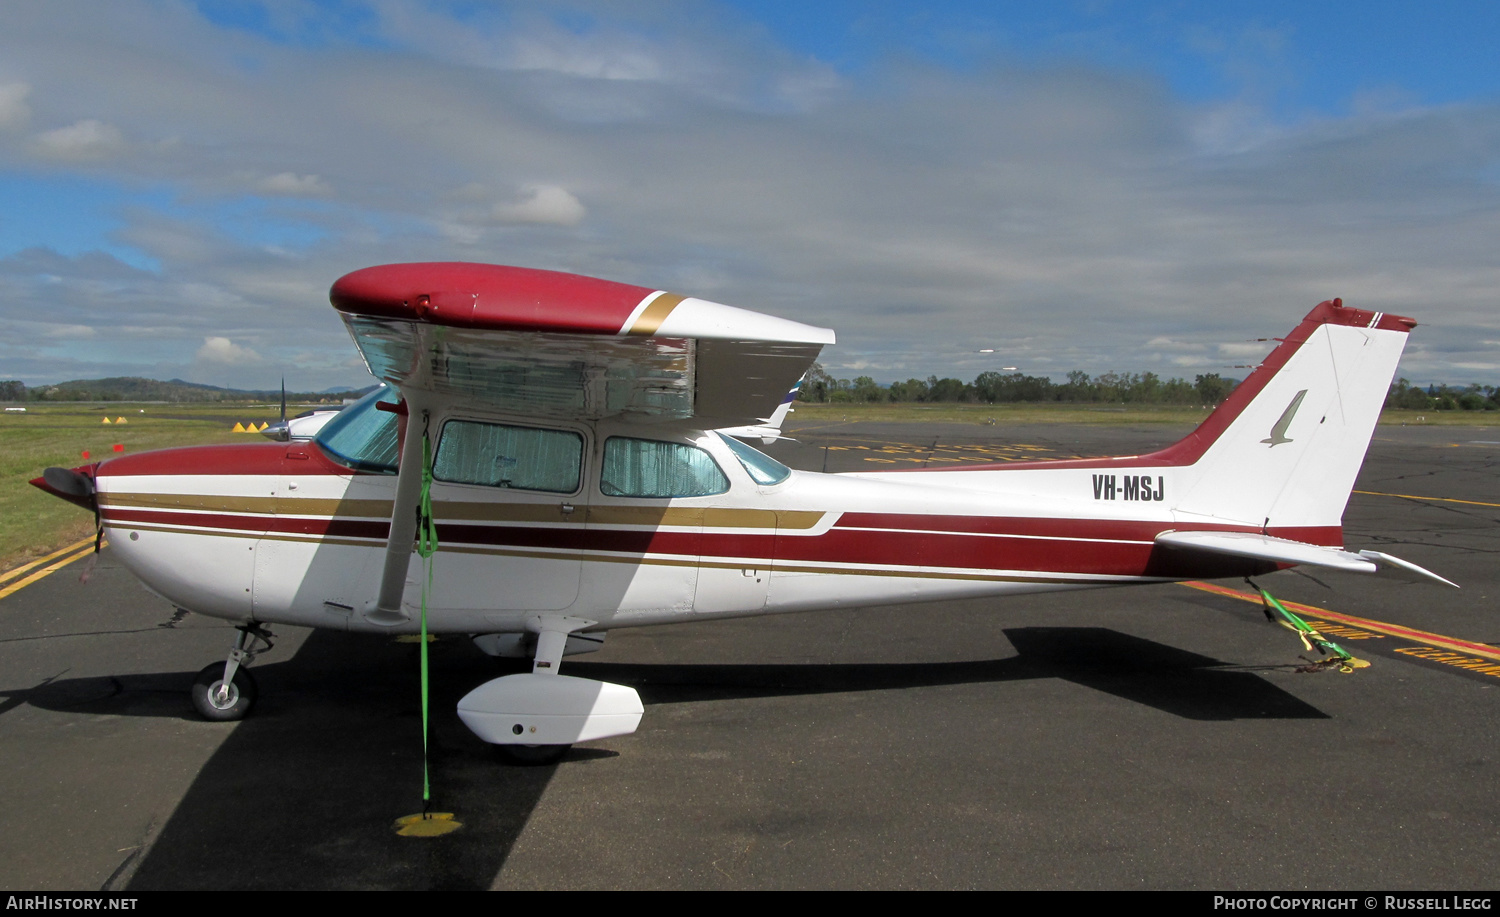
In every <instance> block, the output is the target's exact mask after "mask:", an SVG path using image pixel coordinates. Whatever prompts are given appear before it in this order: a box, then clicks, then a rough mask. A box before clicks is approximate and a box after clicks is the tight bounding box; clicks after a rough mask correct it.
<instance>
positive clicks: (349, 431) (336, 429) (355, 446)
mask: <svg viewBox="0 0 1500 917" xmlns="http://www.w3.org/2000/svg"><path fill="white" fill-rule="evenodd" d="M400 400H401V393H400V392H398V391H396V390H395V389H394V388H391V387H390V386H389V385H381V386H380V387H379V388H377V389H375V390H374V391H373V392H370V393H369V394H368V395H366V396H364V397H363V398H361V399H359V400H358V401H356V402H355V403H353V404H351V405H349V406H348V407H347V408H345V409H344V410H342V411H340V412H339V414H338V416H336V417H334V418H333V419H332V420H330V421H329V422H328V424H327V425H326V426H324V427H323V429H321V430H319V431H318V435H317V436H315V437H314V438H313V442H315V443H317V444H318V445H319V446H321V447H322V448H323V451H324V452H326V453H328V455H329V457H330V458H332V459H333V460H334V461H336V462H338V463H339V464H341V465H347V466H349V467H350V468H354V469H357V470H359V471H373V472H376V473H379V474H395V473H396V457H397V456H396V449H397V443H396V440H397V428H396V415H395V414H392V413H391V412H389V411H382V410H379V409H377V408H376V407H375V404H376V402H381V401H383V402H385V403H386V404H395V403H397V402H398V401H400Z"/></svg>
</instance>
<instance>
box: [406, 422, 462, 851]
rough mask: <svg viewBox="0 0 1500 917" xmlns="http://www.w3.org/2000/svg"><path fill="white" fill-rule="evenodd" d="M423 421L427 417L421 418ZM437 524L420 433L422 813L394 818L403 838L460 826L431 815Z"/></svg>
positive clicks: (428, 449)
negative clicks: (430, 607)
mask: <svg viewBox="0 0 1500 917" xmlns="http://www.w3.org/2000/svg"><path fill="white" fill-rule="evenodd" d="M423 420H424V422H425V420H426V415H425V414H424V415H423ZM437 549H438V540H437V522H435V521H434V520H433V518H432V441H431V440H430V439H429V438H428V436H427V431H426V429H423V431H422V498H421V500H420V502H419V503H418V506H417V554H419V555H420V556H421V558H422V567H423V569H424V571H425V573H426V576H424V577H423V580H422V635H421V641H422V649H421V659H422V812H421V814H418V815H406V816H403V817H401V818H398V819H396V823H395V825H393V826H392V827H394V828H395V829H396V833H397V834H399V835H402V836H403V837H442V836H443V835H445V834H448V833H450V832H453V831H457V830H458V829H459V828H461V827H463V825H462V824H461V823H460V822H459V821H458V819H456V818H454V817H453V813H452V812H433V811H431V809H432V782H431V780H430V778H429V774H428V767H427V731H428V729H427V722H428V720H427V701H428V693H429V692H428V689H427V593H428V592H429V591H430V590H431V589H432V555H434V554H436V553H437Z"/></svg>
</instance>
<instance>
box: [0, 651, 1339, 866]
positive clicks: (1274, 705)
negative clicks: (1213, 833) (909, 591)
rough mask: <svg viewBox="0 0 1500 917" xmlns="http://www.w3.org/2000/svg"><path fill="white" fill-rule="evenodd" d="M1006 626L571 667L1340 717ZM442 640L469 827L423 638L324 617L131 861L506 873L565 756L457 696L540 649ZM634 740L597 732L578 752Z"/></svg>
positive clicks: (44, 693) (704, 688) (591, 672)
mask: <svg viewBox="0 0 1500 917" xmlns="http://www.w3.org/2000/svg"><path fill="white" fill-rule="evenodd" d="M1005 634H1006V636H1007V637H1008V638H1009V640H1010V641H1011V643H1012V645H1013V646H1014V647H1015V648H1016V650H1017V655H1015V656H1013V657H1009V658H1005V659H996V660H986V661H980V662H953V663H907V664H901V663H896V664H890V663H885V664H847V665H845V664H835V665H814V664H809V665H753V664H749V665H691V664H688V665H639V664H627V663H589V662H575V661H569V662H568V664H567V666H568V672H569V674H573V675H577V676H580V677H586V678H597V679H602V680H606V681H615V682H619V683H622V684H627V685H631V686H633V687H635V688H636V689H637V690H638V691H639V692H640V694H641V697H642V700H643V701H644V702H645V703H646V704H647V705H648V706H650V705H653V704H675V703H687V702H694V701H699V702H701V701H714V700H723V699H735V698H752V697H776V696H794V695H810V694H821V693H833V692H858V691H874V690H892V689H909V688H923V687H933V686H942V685H956V684H969V683H983V682H1005V681H1018V680H1027V679H1038V678H1062V679H1066V680H1069V681H1072V682H1075V683H1077V684H1080V685H1084V686H1087V687H1090V688H1094V689H1096V690H1099V691H1104V692H1107V693H1109V694H1112V695H1115V696H1118V697H1121V698H1124V699H1127V700H1130V701H1133V702H1136V703H1140V704H1145V705H1147V706H1150V707H1153V708H1156V709H1159V710H1161V711H1164V712H1166V713H1169V714H1173V715H1176V716H1180V717H1184V718H1187V719H1191V720H1230V719H1317V718H1324V717H1325V714H1323V713H1322V712H1320V711H1319V710H1317V709H1316V708H1314V707H1311V706H1309V705H1308V704H1306V703H1304V702H1302V701H1300V700H1298V699H1297V698H1295V697H1293V696H1292V695H1290V694H1288V693H1286V692H1285V691H1282V690H1281V689H1280V688H1278V687H1276V686H1275V685H1273V684H1271V683H1270V682H1269V681H1266V680H1265V679H1264V678H1262V677H1260V676H1259V675H1257V674H1255V673H1253V672H1247V671H1232V670H1227V669H1226V668H1224V665H1223V663H1220V662H1219V661H1217V660H1214V659H1211V658H1209V657H1205V656H1200V655H1197V654H1194V653H1190V652H1186V651H1183V650H1180V649H1176V648H1173V647H1169V646H1165V645H1162V644H1159V643H1154V642H1152V641H1149V640H1143V639H1141V638H1138V637H1133V636H1129V635H1126V634H1121V633H1118V632H1116V631H1112V630H1109V629H1105V628H1094V627H1084V628H1077V627H1026V628H1014V629H1010V630H1006V631H1005ZM432 650H433V653H432V666H431V671H432V691H431V710H432V712H433V715H432V718H431V723H432V726H431V736H430V740H429V750H430V761H431V773H432V786H433V788H434V799H433V803H434V804H433V807H432V808H433V810H435V811H455V812H459V813H461V817H462V820H463V822H464V828H463V830H461V831H458V832H456V833H454V834H450V835H447V836H445V837H441V838H429V839H417V838H405V837H399V836H397V835H395V833H394V832H393V831H392V830H391V823H392V822H393V820H394V819H396V818H397V817H400V816H402V815H407V814H412V813H415V812H419V811H421V808H422V802H421V786H422V761H421V743H420V735H421V718H420V717H421V715H420V706H419V705H420V697H419V693H418V690H417V683H416V682H417V676H416V672H417V664H416V659H415V657H416V652H417V647H416V646H414V645H411V644H396V643H394V642H391V641H388V640H382V639H379V638H371V637H362V636H357V635H350V634H342V633H334V632H329V631H318V632H314V633H313V634H311V635H309V636H308V638H307V640H306V642H304V644H303V645H302V647H301V649H300V650H298V652H297V653H296V654H295V656H293V657H292V658H291V659H289V660H286V661H282V662H276V663H267V664H260V665H257V666H256V667H255V671H256V673H257V678H258V681H259V686H260V700H259V702H258V705H257V707H256V710H255V712H254V714H253V715H252V716H251V717H250V718H249V719H247V720H245V721H244V722H242V723H240V724H238V726H236V727H235V728H234V730H233V732H232V733H231V734H230V735H229V736H228V738H227V739H225V741H224V742H223V744H222V745H221V746H220V747H219V749H218V751H217V752H216V753H215V754H214V755H213V756H212V757H211V758H210V759H209V761H208V762H207V764H205V765H204V767H203V769H202V770H201V772H200V773H199V775H198V777H197V779H196V780H195V781H194V782H193V785H192V787H191V788H190V789H189V790H188V792H187V794H186V795H185V796H184V797H183V799H182V801H181V802H180V803H179V805H178V807H177V810H176V812H175V813H174V814H173V815H172V817H171V818H170V820H168V822H167V823H166V825H164V826H163V828H162V830H161V832H160V834H159V836H158V837H157V838H156V840H155V842H154V843H152V844H151V845H150V846H149V848H147V849H146V850H145V851H144V852H143V854H138V855H140V856H141V860H140V862H139V863H128V862H127V863H125V864H122V868H121V870H120V871H119V873H117V875H118V876H120V877H121V878H123V877H124V876H125V875H130V872H131V870H130V867H131V866H134V873H133V875H131V877H130V879H129V888H130V889H132V890H136V889H161V888H210V889H230V888H265V889H287V888H299V889H300V888H340V889H483V888H488V887H489V886H490V885H491V884H492V882H493V881H494V879H495V877H496V876H497V875H498V873H499V871H500V868H501V866H502V865H503V864H504V862H505V859H506V857H507V855H508V854H509V852H510V849H511V846H512V845H513V844H514V843H515V841H516V839H517V837H518V836H519V835H520V832H521V830H522V829H523V828H524V827H525V825H526V822H527V819H528V818H529V817H530V815H531V812H532V810H533V809H534V808H535V806H536V804H537V802H538V800H539V799H540V798H541V795H542V793H543V792H544V791H545V789H546V787H547V784H548V782H549V780H550V779H551V776H552V773H553V771H554V769H555V768H554V767H532V768H516V767H505V766H504V765H502V764H501V763H500V762H499V761H498V760H497V758H496V756H495V754H494V750H493V749H492V748H490V747H489V746H487V745H485V744H484V743H482V742H480V741H479V740H478V739H477V738H475V737H474V736H473V735H471V734H470V733H469V732H468V730H467V729H465V728H464V726H463V725H462V723H460V722H459V720H458V718H457V717H456V716H454V715H453V708H454V706H455V705H456V704H457V703H458V699H459V698H460V697H461V696H462V695H463V694H464V693H466V692H467V691H468V690H470V689H471V688H473V687H475V686H477V685H478V684H480V683H482V682H483V681H486V680H488V679H489V678H493V677H496V676H497V675H500V674H505V673H506V672H507V671H523V670H525V668H526V664H525V663H521V664H517V663H515V662H505V663H501V662H497V660H493V659H490V658H488V657H484V656H482V655H480V654H479V653H478V652H477V650H475V649H474V648H473V647H472V646H470V645H468V642H467V641H466V640H445V641H442V642H439V643H436V644H434V645H433V647H432ZM194 674H195V673H191V672H178V673H158V674H151V675H138V676H122V677H119V678H92V679H74V680H71V681H65V680H59V681H54V682H50V683H47V684H45V685H41V686H38V687H37V688H34V689H32V690H30V691H28V692H26V698H25V700H26V702H29V703H31V704H34V705H36V706H39V707H42V708H45V709H66V710H69V711H72V712H81V713H94V714H103V715H115V716H144V717H156V718H165V719H183V720H192V719H195V717H194V715H193V714H192V712H191V710H190V709H189V707H188V703H187V700H186V690H187V687H188V685H190V684H191V682H192V679H193V676H194ZM647 717H648V719H649V717H650V712H649V711H648V712H647ZM198 725H199V726H201V728H204V729H226V728H228V727H225V726H220V725H215V724H208V723H201V724H198ZM614 754H615V753H614V752H611V751H608V750H604V749H594V748H587V747H582V746H580V747H579V748H575V749H573V750H572V751H571V752H569V754H568V757H567V758H565V759H564V761H563V763H562V764H561V765H560V766H564V767H566V766H568V763H569V762H570V761H572V762H579V761H586V760H588V759H589V758H597V757H604V756H612V755H614Z"/></svg>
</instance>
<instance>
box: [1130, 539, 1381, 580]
mask: <svg viewBox="0 0 1500 917" xmlns="http://www.w3.org/2000/svg"><path fill="white" fill-rule="evenodd" d="M1156 543H1157V544H1165V545H1171V546H1172V547H1174V548H1190V549H1193V550H1198V551H1211V552H1213V553H1215V554H1228V555H1231V556H1233V557H1249V558H1253V559H1255V560H1268V561H1271V562H1272V563H1277V564H1310V565H1312V566H1316V567H1331V568H1333V569H1335V570H1349V571H1352V572H1355V573H1374V572H1375V571H1376V570H1378V569H1379V567H1377V566H1376V565H1375V563H1374V562H1373V561H1372V560H1370V559H1367V558H1364V557H1361V556H1360V555H1358V554H1351V553H1349V552H1348V551H1341V550H1339V549H1338V548H1328V547H1324V546H1322V545H1316V544H1307V543H1306V542H1302V541H1290V540H1288V539H1285V538H1272V537H1271V536H1270V535H1257V534H1255V533H1254V532H1162V533H1161V534H1160V535H1157V536H1156Z"/></svg>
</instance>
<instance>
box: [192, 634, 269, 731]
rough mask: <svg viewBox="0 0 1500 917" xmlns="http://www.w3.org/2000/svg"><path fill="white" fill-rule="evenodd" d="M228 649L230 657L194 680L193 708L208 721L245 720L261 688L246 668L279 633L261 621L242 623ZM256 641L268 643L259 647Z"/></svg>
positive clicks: (210, 665) (204, 671) (215, 664)
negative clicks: (276, 633)
mask: <svg viewBox="0 0 1500 917" xmlns="http://www.w3.org/2000/svg"><path fill="white" fill-rule="evenodd" d="M235 629H236V630H238V631H239V636H238V637H236V638H235V641H234V647H233V648H232V649H230V651H229V658H228V659H226V660H225V661H224V663H223V664H222V665H221V664H219V663H217V662H215V663H211V664H209V665H207V666H205V667H204V669H203V671H201V672H199V673H198V677H197V678H195V679H194V680H193V709H195V710H197V711H198V715H199V716H201V717H203V718H204V719H205V720H210V721H212V722H215V723H226V722H230V721H233V720H242V719H244V718H245V717H246V716H247V715H249V713H250V708H251V707H254V706H255V698H256V695H257V694H258V689H257V688H256V686H255V676H253V675H251V674H250V670H249V669H247V668H244V666H247V665H249V664H250V662H251V661H252V660H253V659H254V658H255V657H256V656H257V655H259V654H260V653H264V652H265V651H266V650H269V649H270V648H271V640H272V638H274V637H275V636H276V635H275V634H273V633H271V632H270V631H269V630H266V629H265V628H264V627H263V626H261V625H259V624H243V625H241V626H239V627H237V628H235ZM257 643H263V644H265V645H264V646H262V647H257V646H256V644H257Z"/></svg>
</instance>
